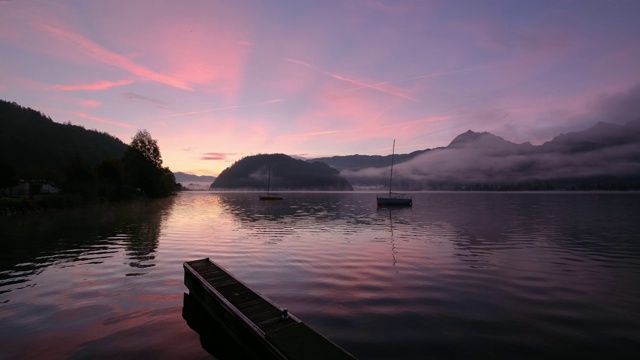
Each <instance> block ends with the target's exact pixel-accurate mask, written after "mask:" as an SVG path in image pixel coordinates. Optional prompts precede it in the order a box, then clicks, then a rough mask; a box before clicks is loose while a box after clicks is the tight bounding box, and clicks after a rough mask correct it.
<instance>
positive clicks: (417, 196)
mask: <svg viewBox="0 0 640 360" xmlns="http://www.w3.org/2000/svg"><path fill="white" fill-rule="evenodd" d="M257 195H258V194H256V193H250V192H224V193H215V192H184V193H181V194H179V195H178V196H176V197H173V198H170V199H165V200H160V201H157V202H148V203H133V204H127V205H119V206H108V207H98V208H90V209H82V210H71V211H60V212H41V213H34V214H27V215H19V216H18V215H16V216H8V217H2V218H0V245H1V246H2V251H1V252H0V254H1V255H0V319H2V321H1V322H0V348H2V349H3V350H2V355H1V356H0V357H2V358H8V359H17V358H69V357H85V358H95V357H107V358H113V357H134V356H140V357H153V358H208V357H210V356H211V354H213V355H215V356H216V357H218V358H222V359H225V358H226V359H228V358H239V357H242V353H240V352H238V349H234V348H232V347H229V346H227V345H226V343H227V341H226V340H225V337H224V334H220V333H216V332H215V329H209V330H207V331H206V332H203V330H202V328H201V327H197V326H195V325H194V323H193V322H192V321H190V322H189V323H187V320H185V318H183V313H184V314H187V313H188V311H187V310H188V307H189V306H188V305H187V304H185V301H186V300H185V298H183V294H184V292H186V291H187V289H186V287H185V286H184V285H183V269H182V263H183V262H184V261H187V260H193V259H198V258H203V257H210V258H211V259H212V260H214V261H216V262H218V263H219V264H220V265H222V266H223V267H225V268H226V269H228V270H229V271H231V272H232V273H233V274H234V275H236V276H237V277H238V278H239V279H241V280H242V281H244V282H245V283H247V284H248V285H250V286H251V287H252V288H254V289H255V290H257V291H259V292H261V293H262V294H264V295H266V296H267V297H269V298H270V299H272V300H273V301H275V302H276V303H277V304H278V305H280V306H282V307H286V308H288V309H289V311H290V312H291V313H292V314H294V315H295V316H297V317H299V318H300V319H302V321H304V322H306V323H307V324H309V325H310V326H311V327H313V328H314V329H316V330H317V331H318V332H320V333H322V334H323V335H325V336H326V337H328V338H329V339H331V340H332V341H334V342H336V343H337V344H338V345H340V346H341V347H343V348H345V349H346V350H347V351H349V352H351V353H352V354H353V355H355V356H356V357H358V358H362V359H388V358H403V359H424V358H436V359H438V358H441V359H450V358H478V357H499V358H542V357H551V356H558V355H564V356H571V357H579V356H583V355H591V356H603V355H606V356H607V357H608V358H615V357H620V356H628V357H630V356H634V355H635V356H637V355H640V350H639V348H638V345H639V344H640V333H638V331H637V329H639V328H640V316H639V315H638V314H637V309H636V308H637V304H638V302H639V300H640V288H639V287H638V286H637V284H638V283H640V242H639V241H638V239H640V224H639V223H638V222H637V219H636V217H637V214H638V213H639V212H640V201H639V200H640V194H638V193H562V192H554V193H462V192H426V193H414V194H412V195H413V200H414V206H413V207H412V208H401V209H384V208H381V209H378V208H376V205H375V194H374V193H362V192H345V193H322V192H316V193H284V194H283V195H284V197H285V199H284V200H283V201H279V202H277V203H270V202H260V201H258V196H257ZM183 311H184V312H183ZM184 316H185V317H186V318H188V317H187V316H186V315H184ZM192 327H193V328H197V329H198V330H199V331H201V333H198V332H196V331H195V330H193V329H192ZM201 336H202V337H201Z"/></svg>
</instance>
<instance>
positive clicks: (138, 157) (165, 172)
mask: <svg viewBox="0 0 640 360" xmlns="http://www.w3.org/2000/svg"><path fill="white" fill-rule="evenodd" d="M122 161H123V163H124V166H125V172H126V175H127V178H128V181H129V184H130V185H131V186H132V187H133V188H134V189H137V190H139V191H140V192H141V193H142V194H144V195H147V196H151V197H164V196H168V195H170V194H171V193H172V192H173V190H174V188H175V177H174V176H173V173H172V172H171V170H169V168H163V167H162V156H161V155H160V148H159V147H158V143H157V141H156V140H155V139H153V138H152V137H151V134H150V133H149V132H148V131H147V130H140V131H138V132H137V133H136V135H135V136H134V137H133V139H132V140H131V144H130V145H129V147H128V148H127V150H126V151H125V153H124V157H123V159H122Z"/></svg>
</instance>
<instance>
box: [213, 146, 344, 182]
mask: <svg viewBox="0 0 640 360" xmlns="http://www.w3.org/2000/svg"><path fill="white" fill-rule="evenodd" d="M269 169H271V190H340V191H344V190H348V191H350V190H353V188H352V187H351V184H349V182H348V181H347V180H346V179H345V178H343V177H341V176H340V175H339V174H338V170H336V169H334V168H332V167H330V166H329V165H327V164H325V163H321V162H314V163H308V162H306V161H302V160H297V159H294V158H292V157H290V156H287V155H284V154H261V155H253V156H248V157H245V158H242V159H240V160H239V161H237V162H236V163H234V164H233V165H232V166H230V167H228V168H226V169H225V170H224V171H222V172H221V173H220V175H219V176H218V177H217V178H216V180H215V181H214V182H213V184H211V188H212V189H256V190H265V191H266V189H267V183H268V181H269Z"/></svg>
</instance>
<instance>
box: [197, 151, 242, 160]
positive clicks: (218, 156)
mask: <svg viewBox="0 0 640 360" xmlns="http://www.w3.org/2000/svg"><path fill="white" fill-rule="evenodd" d="M233 155H237V154H234V153H215V152H209V153H204V154H202V156H201V157H200V160H214V161H217V160H227V159H228V157H229V156H233Z"/></svg>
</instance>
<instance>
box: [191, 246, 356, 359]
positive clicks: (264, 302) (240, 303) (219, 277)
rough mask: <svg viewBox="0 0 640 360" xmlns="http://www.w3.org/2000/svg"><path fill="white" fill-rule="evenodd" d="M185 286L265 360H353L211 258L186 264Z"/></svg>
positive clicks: (223, 325)
mask: <svg viewBox="0 0 640 360" xmlns="http://www.w3.org/2000/svg"><path fill="white" fill-rule="evenodd" d="M184 283H185V285H186V286H187V288H189V292H190V294H191V295H193V296H194V297H195V298H196V299H197V300H198V302H199V303H200V304H201V305H202V307H203V308H205V309H206V310H207V312H208V313H209V314H210V315H211V316H212V317H213V318H214V319H216V321H217V322H218V323H219V324H220V325H221V326H222V327H223V328H224V329H225V330H226V331H228V332H229V333H230V334H231V335H232V336H233V337H234V338H235V339H236V340H237V341H238V342H239V343H241V344H246V345H247V346H250V347H252V348H253V349H254V350H256V351H259V352H260V354H261V356H264V357H265V358H269V359H355V358H354V357H353V356H352V355H351V354H349V353H348V352H346V351H345V350H343V349H342V348H340V347H339V346H338V345H336V344H334V343H332V342H331V341H330V340H328V339H327V338H325V337H324V336H322V335H320V334H319V333H317V332H315V331H314V330H313V329H311V328H310V327H309V326H307V325H306V324H304V323H303V322H302V321H300V320H299V319H298V318H296V317H295V316H293V315H292V314H291V313H289V312H288V311H287V309H283V308H280V307H278V306H276V305H275V304H274V303H273V302H271V301H270V300H269V299H267V298H266V297H264V296H262V295H260V294H258V293H256V292H255V291H253V290H251V289H250V288H249V287H248V286H247V285H245V284H244V283H243V282H241V281H240V280H238V279H236V278H235V277H233V276H232V275H231V274H230V273H229V272H227V271H226V270H225V269H223V268H222V267H220V266H219V265H216V264H215V263H213V262H212V261H211V260H209V258H206V259H201V260H194V261H188V262H185V263H184Z"/></svg>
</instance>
